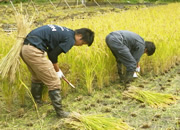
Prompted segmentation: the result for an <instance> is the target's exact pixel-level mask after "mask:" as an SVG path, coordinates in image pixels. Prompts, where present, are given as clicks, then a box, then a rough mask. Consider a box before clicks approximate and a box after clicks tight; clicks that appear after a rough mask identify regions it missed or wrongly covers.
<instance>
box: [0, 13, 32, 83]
mask: <svg viewBox="0 0 180 130" xmlns="http://www.w3.org/2000/svg"><path fill="white" fill-rule="evenodd" d="M15 11H16V10H15ZM15 19H16V24H17V41H16V43H15V44H14V45H13V47H12V48H11V50H10V51H9V52H8V54H7V55H6V56H5V57H4V58H3V59H2V60H1V61H0V74H1V76H2V78H4V77H6V76H8V78H9V80H10V82H13V81H14V80H15V74H16V71H17V69H18V68H19V65H20V51H21V48H22V44H23V42H24V38H25V37H26V35H27V34H28V32H29V31H30V27H31V25H32V19H31V20H29V17H28V16H27V15H23V14H22V13H19V12H17V11H16V14H15Z"/></svg>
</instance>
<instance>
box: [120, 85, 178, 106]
mask: <svg viewBox="0 0 180 130" xmlns="http://www.w3.org/2000/svg"><path fill="white" fill-rule="evenodd" d="M123 95H125V96H127V97H131V98H135V99H137V100H139V101H141V102H144V103H146V104H148V105H150V106H152V107H156V108H158V107H167V106H168V105H169V104H173V103H176V100H178V99H180V98H179V97H177V96H173V95H171V94H163V93H156V92H151V91H144V90H140V89H139V88H136V87H130V88H129V90H128V91H125V92H124V93H123Z"/></svg>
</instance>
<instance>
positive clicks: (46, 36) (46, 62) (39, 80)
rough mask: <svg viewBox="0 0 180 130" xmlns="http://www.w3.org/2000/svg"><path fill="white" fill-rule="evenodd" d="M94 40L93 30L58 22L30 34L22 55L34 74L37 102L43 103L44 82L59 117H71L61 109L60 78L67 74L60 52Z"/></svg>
mask: <svg viewBox="0 0 180 130" xmlns="http://www.w3.org/2000/svg"><path fill="white" fill-rule="evenodd" d="M93 41H94V32H93V31H92V30H90V29H88V28H81V29H77V30H75V31H73V30H71V29H68V28H66V27H62V26H57V25H45V26H42V27H39V28H36V29H34V30H32V31H31V32H30V33H29V34H28V35H27V37H26V38H25V40H24V44H23V46H22V49H21V57H22V59H23V61H24V62H25V63H26V65H27V66H28V69H29V71H30V72H31V74H32V78H31V82H32V83H31V93H32V96H33V98H34V99H35V101H36V103H41V98H42V90H43V84H45V85H46V86H47V87H48V92H49V97H50V99H51V101H52V105H53V107H54V109H55V111H56V114H57V116H58V117H60V118H63V117H68V115H69V113H68V112H64V111H63V110H62V104H61V94H60V89H61V88H60V85H61V82H60V80H59V79H61V78H62V77H63V76H64V75H63V73H62V71H61V70H60V68H59V66H58V55H60V54H61V53H67V52H68V51H69V50H70V49H71V48H72V47H73V46H82V45H88V46H91V44H92V43H93ZM45 52H47V53H45ZM46 54H47V55H48V58H49V59H48V58H46Z"/></svg>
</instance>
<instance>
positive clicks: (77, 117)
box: [65, 113, 134, 130]
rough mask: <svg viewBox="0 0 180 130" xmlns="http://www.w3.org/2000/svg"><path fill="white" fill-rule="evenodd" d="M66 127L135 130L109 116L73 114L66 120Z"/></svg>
mask: <svg viewBox="0 0 180 130" xmlns="http://www.w3.org/2000/svg"><path fill="white" fill-rule="evenodd" d="M65 123H66V127H67V128H69V129H78V130H133V129H134V128H132V127H130V126H129V125H128V124H126V123H125V122H123V121H122V120H121V119H119V118H115V117H112V116H107V115H81V114H79V113H73V114H72V115H71V117H70V118H69V119H66V120H65Z"/></svg>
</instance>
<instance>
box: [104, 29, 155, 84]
mask: <svg viewBox="0 0 180 130" xmlns="http://www.w3.org/2000/svg"><path fill="white" fill-rule="evenodd" d="M106 43H107V46H108V47H109V48H110V50H111V52H112V53H113V55H114V56H115V58H116V62H117V68H118V74H119V77H120V81H121V82H125V83H130V82H131V81H132V80H133V75H134V72H135V71H138V72H140V67H139V65H138V62H139V60H140V57H141V56H142V55H143V53H146V54H147V55H148V56H151V55H153V54H154V52H155V50H156V47H155V45H154V43H153V42H149V41H144V39H143V38H142V37H141V36H139V35H138V34H136V33H134V32H130V31H126V30H122V31H114V32H111V33H110V34H109V35H107V37H106ZM122 64H123V65H124V66H125V67H126V75H125V77H124V76H123V74H122V70H121V69H122V67H121V66H122Z"/></svg>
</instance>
